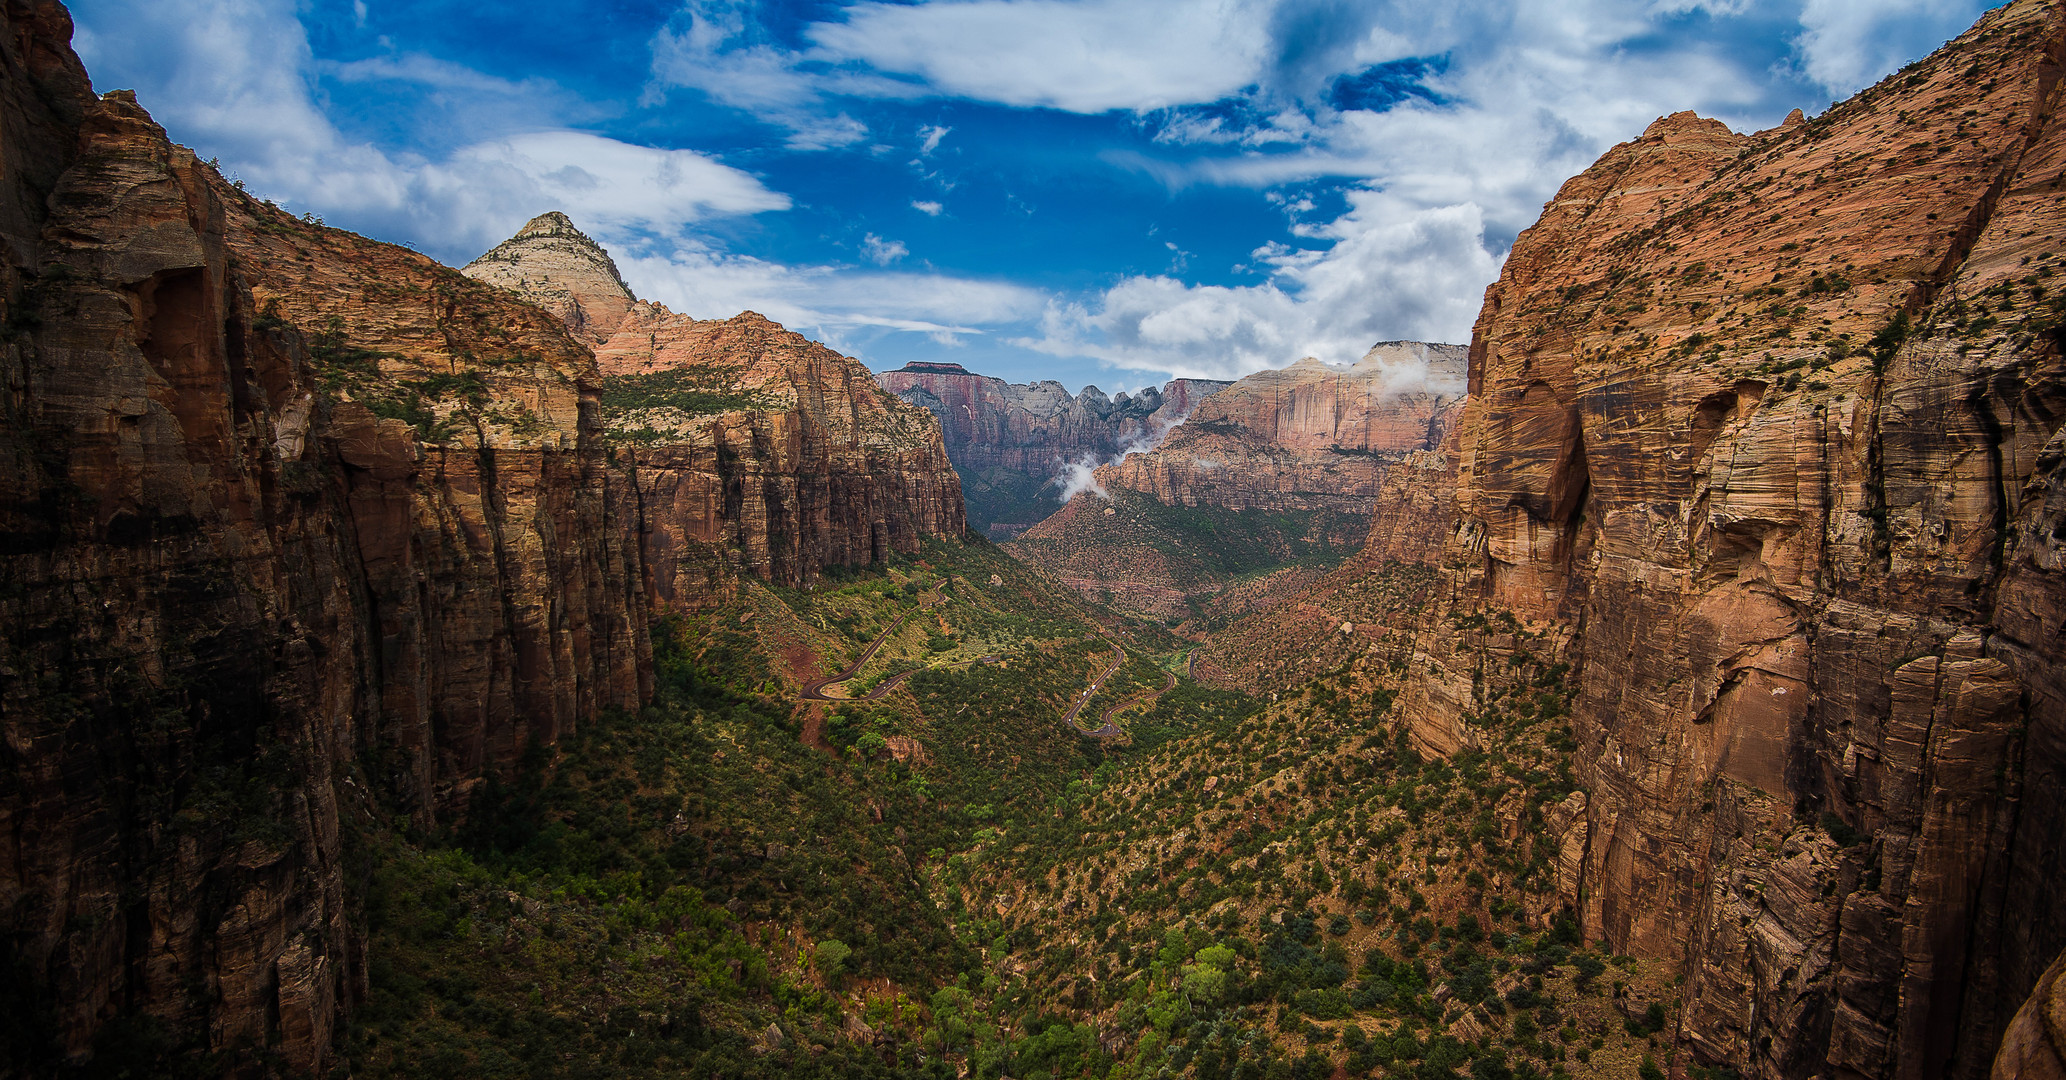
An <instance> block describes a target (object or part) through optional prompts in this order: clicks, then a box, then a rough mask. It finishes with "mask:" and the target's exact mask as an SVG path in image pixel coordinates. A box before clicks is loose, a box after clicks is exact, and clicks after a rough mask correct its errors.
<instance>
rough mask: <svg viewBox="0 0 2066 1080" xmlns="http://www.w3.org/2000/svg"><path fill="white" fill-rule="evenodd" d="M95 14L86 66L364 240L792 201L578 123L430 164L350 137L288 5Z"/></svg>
mask: <svg viewBox="0 0 2066 1080" xmlns="http://www.w3.org/2000/svg"><path fill="white" fill-rule="evenodd" d="M95 14H96V16H97V19H98V21H99V22H100V24H101V25H115V24H119V25H121V26H122V27H123V28H124V32H123V33H121V34H119V35H117V34H110V33H96V32H94V31H93V30H92V29H91V28H90V27H88V28H85V29H82V31H81V32H80V33H79V34H78V35H77V37H76V42H77V45H78V48H79V50H80V52H81V54H82V55H83V56H84V57H85V59H86V61H87V63H88V64H89V66H90V67H93V68H99V69H114V70H120V71H123V72H124V73H125V74H127V75H128V77H130V78H131V79H134V80H136V81H135V83H134V84H133V85H134V88H135V90H136V91H137V97H138V100H139V101H140V102H141V103H142V104H143V105H144V106H145V107H146V108H149V109H150V110H151V111H152V113H153V115H155V116H156V117H157V119H158V120H159V121H160V122H161V123H163V124H165V125H166V127H167V129H168V130H170V131H171V132H172V134H173V137H174V138H176V139H178V140H180V141H182V142H186V143H189V144H191V145H193V146H194V147H195V148H196V149H197V150H198V151H199V152H201V153H202V154H205V155H210V156H218V157H220V158H222V159H223V160H224V161H225V162H227V163H228V164H227V165H226V166H225V167H226V168H228V169H230V170H232V171H234V172H235V173H236V174H237V175H238V177H239V178H240V179H242V180H244V181H245V182H246V183H247V184H248V185H249V187H250V188H251V189H252V190H253V191H254V192H256V193H258V194H261V195H264V196H266V197H269V198H273V199H277V200H279V201H281V202H283V203H285V204H288V205H290V206H293V207H297V208H308V209H315V210H320V211H322V212H323V213H324V214H325V215H326V216H328V217H329V218H330V219H331V220H332V221H336V222H339V223H341V224H349V225H351V226H352V227H354V228H358V229H360V230H362V231H366V232H369V233H372V234H374V235H384V236H408V237H415V238H417V240H418V241H419V242H420V243H422V244H423V245H424V246H426V247H428V248H430V249H431V250H433V251H434V252H435V253H437V254H439V255H440V256H441V257H444V258H446V259H449V260H452V261H464V260H465V259H467V258H470V257H471V256H472V255H473V254H475V253H478V252H480V251H482V250H484V249H486V248H487V247H489V246H492V245H493V244H495V243H496V242H498V241H500V240H502V239H503V238H505V237H507V236H508V235H509V234H510V233H512V232H514V231H515V230H516V228H517V227H518V226H520V225H522V224H523V222H524V221H526V220H528V219H529V218H530V217H531V216H533V215H535V214H537V213H538V212H539V211H541V210H543V209H548V208H558V209H562V210H565V211H567V212H568V213H570V214H573V215H575V216H576V217H577V218H580V219H582V220H583V221H584V222H588V223H592V224H593V225H595V226H596V227H597V228H598V230H599V231H602V232H604V233H606V234H607V233H610V232H618V233H626V234H628V233H632V232H643V233H660V234H672V233H675V232H678V231H679V230H680V229H681V228H682V227H683V226H685V225H689V224H692V223H695V222H698V221H703V220H707V219H710V218H713V217H721V216H728V215H739V214H754V213H760V212H764V211H773V210H782V209H785V208H787V207H788V206H789V205H790V202H789V198H788V196H786V195H784V194H782V193H780V192H776V191H772V190H769V189H768V188H767V187H766V185H764V184H763V183H762V182H761V181H760V180H759V179H757V178H756V177H754V176H753V175H751V174H749V173H746V172H743V171H741V170H739V169H735V168H733V167H731V166H728V165H725V164H723V163H722V162H719V161H717V160H715V159H713V158H711V157H709V156H707V155H704V154H699V153H695V152H693V151H687V150H667V149H657V148H653V147H645V146H638V145H634V144H631V143H626V142H622V141H619V140H615V139H609V138H604V137H602V136H599V135H593V134H588V133H584V132H579V131H571V130H564V129H561V130H542V131H541V130H529V131H525V130H515V131H507V132H503V133H501V134H495V133H493V132H486V133H484V134H487V135H488V136H489V137H486V138H481V139H479V140H478V141H475V142H471V143H466V144H463V145H459V146H457V147H455V148H453V149H451V150H450V151H448V152H446V153H444V154H443V155H441V156H436V157H433V156H430V155H427V154H422V153H397V154H390V153H388V152H386V151H383V150H381V149H380V148H378V147H376V146H374V145H372V144H370V143H366V142H358V141H354V140H352V139H350V138H348V137H346V136H345V135H344V134H343V133H342V132H341V131H340V130H339V129H338V128H337V127H336V126H335V125H334V124H332V123H331V121H330V120H329V118H328V117H327V116H326V115H325V114H324V112H323V111H322V109H321V108H320V107H319V105H318V97H317V86H316V80H317V78H318V75H319V69H320V66H319V65H318V64H317V63H316V62H315V61H314V59H313V57H312V55H311V52H310V49H309V46H308V38H307V34H306V32H305V31H304V30H303V28H302V25H301V22H300V21H299V20H298V19H297V18H296V16H295V8H294V5H293V4H292V3H291V2H290V0H214V2H212V3H206V4H195V5H168V4H159V3H151V2H144V0H113V2H112V4H111V5H109V6H103V7H102V8H100V9H98V10H97V11H96V13H95ZM327 70H328V71H329V73H330V74H332V75H333V76H334V77H337V78H341V79H345V80H349V81H368V80H380V79H394V80H402V81H411V82H423V83H429V84H434V85H438V86H441V87H445V88H453V89H464V90H470V91H476V92H489V93H494V94H503V95H507V94H510V93H515V92H517V91H519V90H523V89H525V87H524V84H516V83H510V82H508V81H507V80H499V79H493V78H491V77H488V76H483V75H479V74H477V73H469V72H467V71H466V70H465V69H463V68H459V67H457V66H455V65H451V64H446V63H443V62H439V61H434V60H429V59H426V58H422V57H401V58H396V59H382V60H373V61H362V62H357V63H352V64H344V65H333V66H330V67H329V68H328V69H327ZM532 89H534V90H535V87H534V88H532Z"/></svg>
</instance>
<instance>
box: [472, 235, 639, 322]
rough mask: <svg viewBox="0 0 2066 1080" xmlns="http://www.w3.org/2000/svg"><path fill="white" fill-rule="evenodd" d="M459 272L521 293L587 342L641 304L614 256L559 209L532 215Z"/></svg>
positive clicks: (622, 320) (621, 320)
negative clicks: (511, 234)
mask: <svg viewBox="0 0 2066 1080" xmlns="http://www.w3.org/2000/svg"><path fill="white" fill-rule="evenodd" d="M460 273H462V274H465V275H466V276H467V277H470V278H473V279H474V280H476V281H485V282H487V283H488V284H490V285H499V286H501V287H502V288H505V289H508V290H510V291H511V292H515V293H519V294H521V295H523V296H524V297H525V298H526V299H528V300H530V301H531V302H532V303H534V304H537V305H538V306H539V307H542V308H544V309H545V310H547V311H549V312H551V313H552V314H554V315H556V316H558V317H559V320H560V321H561V322H563V323H565V324H567V331H568V332H569V333H571V334H573V335H574V336H575V337H576V338H577V339H579V340H581V341H582V342H583V343H585V344H587V345H590V346H600V345H602V344H603V343H604V342H607V341H609V340H610V338H611V337H612V336H613V335H615V334H616V333H617V329H618V328H619V327H621V326H623V325H624V319H625V316H627V315H630V314H631V313H632V312H633V311H634V310H635V309H637V308H638V306H639V303H638V299H637V298H636V297H634V296H633V295H632V293H631V287H630V286H629V285H626V284H624V276H623V275H622V274H620V273H618V272H617V261H616V260H615V259H612V258H610V253H609V252H607V251H604V250H603V247H602V245H600V244H598V243H596V242H595V241H594V240H592V239H589V236H588V234H587V233H584V232H582V231H581V230H580V228H578V227H576V226H575V224H574V222H573V220H572V219H571V218H569V217H567V215H565V214H562V213H560V212H559V211H557V210H554V211H552V212H550V213H545V214H540V215H538V216H537V217H535V218H532V219H531V220H530V222H529V223H527V224H526V225H525V226H524V227H523V228H522V229H519V230H517V234H516V235H515V236H512V237H510V238H509V239H507V240H504V241H503V242H502V243H500V244H497V245H495V247H494V249H493V250H491V251H489V252H488V253H487V254H484V255H482V256H481V257H480V258H478V259H475V260H474V261H472V262H470V263H468V264H467V265H466V267H465V268H464V269H462V270H461V271H460Z"/></svg>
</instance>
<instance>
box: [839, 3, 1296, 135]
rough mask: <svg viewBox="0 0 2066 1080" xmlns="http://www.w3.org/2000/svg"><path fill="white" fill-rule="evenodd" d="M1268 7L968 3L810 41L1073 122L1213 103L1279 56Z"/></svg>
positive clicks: (854, 18) (865, 23) (858, 15)
mask: <svg viewBox="0 0 2066 1080" xmlns="http://www.w3.org/2000/svg"><path fill="white" fill-rule="evenodd" d="M1272 6H1273V5H1272V4H1270V3H1266V2H1263V0H1210V2H1206V3H1198V2H1185V0H1078V2H1064V0H1016V2H1010V0H958V2H948V3H934V4H927V5H922V6H916V7H913V6H907V5H902V4H884V3H863V4H857V5H855V6H854V7H851V8H848V9H847V11H846V18H845V20H844V21H842V22H836V23H820V24H818V25H816V26H814V27H812V28H811V31H810V36H811V39H812V40H813V41H814V42H816V43H817V45H818V46H819V48H820V49H821V50H822V51H823V53H824V54H825V55H826V56H827V57H829V58H835V59H840V60H856V61H861V62H863V63H866V64H867V65H868V66H870V67H872V68H874V69H875V70H877V71H883V72H891V73H894V74H898V75H905V76H911V77H915V78H917V79H920V80H922V81H923V82H924V83H925V84H926V85H927V86H928V87H930V88H932V89H933V90H934V91H936V92H941V93H945V94H948V95H953V96H962V97H972V98H977V99H980V100H984V101H992V102H998V103H1001V104H1005V105H1020V106H1047V107H1050V108H1056V109H1066V110H1068V111H1070V112H1082V113H1095V112H1104V111H1107V110H1110V109H1136V110H1138V109H1154V108H1160V107H1162V106H1165V105H1172V104H1179V103H1184V102H1194V101H1211V100H1214V99H1216V98H1219V97H1224V96H1226V95H1228V94H1232V93H1234V92H1236V91H1238V90H1240V89H1241V87H1243V86H1245V85H1247V84H1249V83H1250V82H1253V81H1254V80H1255V78H1256V77H1257V75H1258V74H1259V73H1260V72H1261V70H1262V67H1263V65H1264V63H1265V61H1266V59H1267V56H1268V49H1269V44H1270V36H1269V34H1268V32H1267V29H1268V28H1267V20H1268V18H1269V15H1270V12H1271V8H1272Z"/></svg>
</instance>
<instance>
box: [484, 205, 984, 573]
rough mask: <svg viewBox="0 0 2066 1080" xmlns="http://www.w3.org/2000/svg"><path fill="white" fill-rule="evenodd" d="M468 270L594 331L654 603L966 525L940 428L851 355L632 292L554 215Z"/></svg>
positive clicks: (812, 568)
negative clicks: (678, 310) (692, 313)
mask: <svg viewBox="0 0 2066 1080" xmlns="http://www.w3.org/2000/svg"><path fill="white" fill-rule="evenodd" d="M462 273H465V274H467V275H468V276H470V277H473V278H476V279H478V280H482V281H488V282H493V283H495V284H498V285H501V286H503V287H505V288H509V289H512V290H513V291H515V292H516V293H518V294H519V295H521V296H524V297H525V298H526V299H531V300H534V301H536V302H538V303H539V304H540V305H541V306H544V307H546V308H547V309H548V310H553V311H556V312H558V313H559V314H560V315H561V317H562V318H563V319H564V320H565V321H566V324H567V327H568V329H569V330H570V331H572V332H575V333H577V334H580V333H586V334H589V335H590V336H591V337H592V338H593V340H595V341H596V356H597V360H598V363H599V365H600V370H601V373H602V381H601V390H602V402H603V412H602V421H603V430H602V436H603V438H604V439H605V441H607V442H608V443H610V444H611V445H612V446H614V447H616V448H617V458H618V460H620V461H625V462H628V463H629V465H630V466H631V468H630V470H629V476H630V478H631V481H632V483H633V484H634V487H635V490H636V498H637V502H638V532H639V538H640V546H641V553H642V561H643V563H644V566H645V570H646V574H647V579H648V583H649V585H650V588H651V593H652V597H653V600H654V602H655V604H656V605H658V606H661V607H666V606H696V605H698V604H701V603H703V602H705V601H708V600H710V599H712V598H714V597H716V596H719V595H721V594H722V593H723V591H724V586H725V582H726V581H727V580H728V579H729V578H731V577H733V576H735V575H736V574H738V573H742V572H743V573H751V574H754V575H757V576H759V577H763V578H766V579H768V580H772V581H778V582H781V583H784V584H789V585H801V584H802V583H803V582H804V581H806V580H807V579H808V578H809V577H810V576H811V575H813V574H815V573H816V572H817V571H818V570H819V569H820V568H822V567H825V566H828V565H847V564H858V563H868V562H874V561H880V560H881V559H883V558H884V557H885V556H887V555H888V554H889V553H890V552H892V551H900V552H906V553H910V552H915V551H916V550H918V546H919V544H920V542H921V541H922V540H923V539H924V538H926V537H958V536H960V535H961V533H962V531H963V529H964V528H965V524H964V517H963V509H962V499H961V484H960V481H959V479H958V478H957V477H956V475H955V472H954V468H953V466H952V465H951V464H950V463H949V461H948V457H947V453H946V449H945V446H944V445H943V443H942V440H941V436H940V429H939V427H938V426H937V425H936V424H935V423H934V422H933V420H932V417H931V416H929V415H927V413H926V412H925V411H924V410H922V409H918V408H914V407H912V406H909V405H906V404H904V403H903V402H901V401H899V400H897V399H896V398H895V397H894V396H892V395H891V394H889V393H888V392H886V391H885V390H883V389H882V388H881V387H879V386H877V385H876V384H875V381H874V377H873V376H872V375H871V374H870V373H869V372H868V370H867V368H866V367H864V366H863V365H862V364H861V363H860V362H859V361H857V360H854V359H853V358H851V357H846V356H841V355H840V354H838V353H836V352H833V351H832V350H831V349H828V348H826V347H825V346H823V345H820V344H818V343H817V342H814V341H810V340H808V339H806V338H804V337H803V336H802V335H800V334H796V333H792V332H790V331H788V330H784V329H783V328H782V327H781V326H779V325H777V324H776V323H773V322H771V321H769V320H768V319H766V318H763V317H762V316H760V315H758V314H755V313H753V312H750V311H749V312H746V313H744V314H742V315H739V316H737V317H735V318H731V319H723V320H712V319H694V318H690V317H688V316H685V315H678V314H675V313H674V312H672V311H669V310H668V309H667V308H666V307H664V306H662V305H660V304H656V303H652V302H650V301H642V300H638V299H636V298H635V297H634V296H632V294H631V291H630V289H628V288H627V287H626V286H625V285H624V282H623V279H622V278H621V277H619V276H618V274H617V268H616V264H615V263H614V262H612V261H611V259H610V257H609V254H608V253H607V252H605V251H604V250H603V249H602V248H601V247H600V246H598V245H597V244H596V243H595V242H594V241H592V240H590V239H589V238H588V237H587V236H586V235H584V234H582V233H581V232H580V231H579V230H578V229H575V228H574V226H573V224H572V222H570V221H568V220H567V218H566V217H565V215H562V214H559V213H550V214H545V215H543V216H540V217H538V218H536V219H534V220H533V221H532V222H531V223H530V224H528V225H526V226H525V227H524V228H523V230H522V231H520V232H518V233H517V235H516V236H515V237H513V238H511V239H510V240H509V241H507V242H505V243H503V244H501V245H499V246H498V247H496V248H495V249H494V250H493V251H490V252H488V253H487V254H486V255H483V256H481V257H480V258H479V259H477V260H475V261H474V262H472V263H470V264H468V265H467V266H466V268H465V269H464V270H463V271H462Z"/></svg>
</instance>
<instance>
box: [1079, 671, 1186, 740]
mask: <svg viewBox="0 0 2066 1080" xmlns="http://www.w3.org/2000/svg"><path fill="white" fill-rule="evenodd" d="M1163 677H1164V678H1165V679H1167V680H1168V681H1167V682H1165V683H1163V684H1162V689H1160V690H1150V691H1147V692H1146V693H1141V694H1135V695H1134V696H1132V697H1130V698H1127V699H1126V700H1125V701H1122V702H1120V703H1119V704H1117V705H1114V706H1112V707H1111V708H1109V709H1106V710H1105V715H1103V716H1100V717H1098V719H1099V720H1100V721H1101V723H1100V724H1099V726H1098V729H1097V730H1096V731H1092V732H1089V734H1090V735H1093V736H1095V737H1097V738H1100V739H1110V738H1115V737H1117V736H1118V735H1119V733H1120V732H1119V725H1118V724H1117V723H1115V722H1114V721H1113V720H1112V718H1113V717H1115V716H1118V715H1119V713H1120V711H1121V710H1123V709H1128V708H1131V707H1133V706H1135V705H1138V704H1140V703H1141V702H1143V701H1153V700H1155V699H1156V698H1159V697H1161V696H1162V695H1164V694H1167V693H1169V692H1170V691H1171V690H1174V689H1176V672H1174V671H1166V672H1163Z"/></svg>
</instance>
